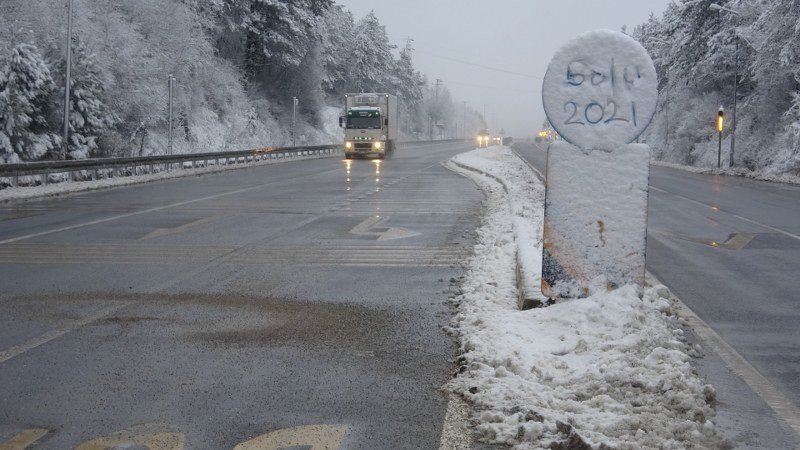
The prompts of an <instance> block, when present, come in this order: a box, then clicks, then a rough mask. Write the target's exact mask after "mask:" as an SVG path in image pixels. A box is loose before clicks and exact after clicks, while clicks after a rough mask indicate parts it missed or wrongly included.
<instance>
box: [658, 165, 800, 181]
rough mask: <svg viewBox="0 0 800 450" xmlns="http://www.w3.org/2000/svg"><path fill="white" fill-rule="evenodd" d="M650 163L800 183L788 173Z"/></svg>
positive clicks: (718, 173) (797, 178)
mask: <svg viewBox="0 0 800 450" xmlns="http://www.w3.org/2000/svg"><path fill="white" fill-rule="evenodd" d="M650 164H651V165H654V166H659V167H669V168H671V169H678V170H683V171H686V172H692V173H703V174H708V175H729V176H736V177H745V178H752V179H754V180H759V181H771V182H773V183H786V184H797V185H800V177H796V176H794V175H789V174H776V173H770V172H766V171H752V170H747V169H745V168H743V167H734V168H727V169H714V168H709V167H695V166H685V165H683V164H675V163H670V162H666V161H651V162H650Z"/></svg>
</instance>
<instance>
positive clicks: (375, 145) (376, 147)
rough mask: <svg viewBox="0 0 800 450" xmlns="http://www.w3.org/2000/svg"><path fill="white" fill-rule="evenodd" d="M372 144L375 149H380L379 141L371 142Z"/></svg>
mask: <svg viewBox="0 0 800 450" xmlns="http://www.w3.org/2000/svg"><path fill="white" fill-rule="evenodd" d="M372 146H373V147H375V150H380V149H381V143H380V142H376V143H374V144H372Z"/></svg>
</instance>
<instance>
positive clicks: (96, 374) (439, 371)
mask: <svg viewBox="0 0 800 450" xmlns="http://www.w3.org/2000/svg"><path fill="white" fill-rule="evenodd" d="M467 149H468V148H467V147H466V146H465V145H464V144H442V145H436V146H426V147H410V148H401V149H399V150H398V151H397V152H396V155H395V156H394V157H393V158H392V159H389V160H387V161H385V162H383V163H377V162H373V161H366V160H356V161H352V162H345V161H342V160H338V159H320V160H313V161H299V162H289V163H283V164H277V165H271V166H264V167H258V168H249V169H242V170H236V171H230V172H224V173H220V174H214V175H206V176H202V177H194V178H183V179H175V180H171V181H165V182H158V183H151V184H145V185H139V186H132V187H125V188H118V189H111V190H105V191H98V192H91V193H80V194H73V195H68V196H64V197H60V198H52V199H42V200H36V201H24V202H12V203H6V204H0V273H2V274H3V275H2V281H1V284H2V286H1V287H2V289H0V444H2V443H3V442H6V441H7V440H9V439H12V438H14V437H16V438H17V439H18V440H22V441H24V440H25V439H28V440H30V441H31V442H34V441H35V442H38V443H39V446H38V447H37V448H46V449H65V448H75V447H76V446H78V445H79V444H85V445H90V444H91V445H94V444H97V445H100V444H103V445H106V444H108V443H110V442H112V443H113V442H122V441H124V440H125V439H130V437H131V436H138V438H137V439H138V441H139V442H146V440H147V439H150V441H149V442H151V443H152V442H157V444H152V445H151V448H159V449H161V448H165V449H168V448H177V445H178V443H185V445H186V448H192V449H195V448H197V449H206V448H207V449H224V448H234V446H235V445H237V444H239V443H243V442H245V441H247V440H250V439H256V438H258V437H259V436H262V438H261V439H262V442H261V444H263V445H262V447H242V448H271V447H269V446H268V445H267V444H265V442H268V441H269V442H272V444H271V445H277V444H275V443H276V442H277V443H281V442H283V443H284V444H285V445H287V446H289V447H292V448H294V446H302V445H304V444H308V442H310V441H312V440H314V439H318V442H323V443H328V444H331V445H334V448H335V447H336V443H337V442H341V444H342V448H363V449H374V448H437V447H438V445H439V437H440V434H441V430H442V423H443V421H444V417H445V409H446V403H447V396H446V394H445V393H444V392H442V391H441V386H442V385H443V384H444V383H445V382H446V381H447V380H448V379H449V377H450V376H451V375H452V371H453V370H454V366H453V365H452V364H451V363H450V362H449V361H451V360H452V359H453V358H454V356H455V354H456V344H455V342H454V341H453V340H452V338H450V337H448V336H447V335H445V334H444V332H443V331H442V329H441V327H442V326H443V325H446V324H447V323H448V322H449V320H450V318H451V314H452V311H451V310H450V307H449V306H448V304H447V299H448V289H449V285H450V283H449V282H450V279H451V278H458V277H459V276H461V275H462V271H463V269H462V267H461V263H462V262H463V261H464V260H465V259H466V258H467V257H468V255H469V254H470V252H471V249H472V246H473V244H474V237H473V233H474V230H475V229H476V228H477V226H478V224H479V218H480V212H481V200H482V198H483V197H482V194H481V192H480V191H479V190H478V189H477V187H475V186H474V185H473V184H472V183H471V182H470V181H468V180H466V179H464V178H462V177H460V176H458V175H456V174H453V173H451V172H449V171H448V170H446V169H445V168H443V167H442V166H441V165H440V164H439V163H440V161H442V160H445V159H447V158H449V157H450V156H452V155H454V154H457V153H460V152H462V151H465V150H467ZM303 426H310V427H311V428H300V429H298V428H296V427H303ZM285 429H291V430H290V431H286V432H284V431H278V430H285ZM269 433H273V434H269ZM265 434H269V435H268V436H264V435H265ZM287 436H288V437H287ZM282 439H283V440H282ZM298 439H299V440H298ZM93 440H94V441H93ZM115 440H116V441H115ZM261 444H259V445H261ZM289 444H291V445H289ZM109 445H110V444H109ZM86 448H95V447H86ZM100 448H104V447H102V446H101V447H100Z"/></svg>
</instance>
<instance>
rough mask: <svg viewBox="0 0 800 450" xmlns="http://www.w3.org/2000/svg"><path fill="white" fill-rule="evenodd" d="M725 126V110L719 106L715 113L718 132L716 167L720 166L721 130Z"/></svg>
mask: <svg viewBox="0 0 800 450" xmlns="http://www.w3.org/2000/svg"><path fill="white" fill-rule="evenodd" d="M724 127H725V110H724V109H723V108H722V106H720V107H719V112H718V113H717V132H718V133H719V147H718V149H717V169H720V168H722V130H723V129H724Z"/></svg>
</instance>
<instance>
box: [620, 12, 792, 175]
mask: <svg viewBox="0 0 800 450" xmlns="http://www.w3.org/2000/svg"><path fill="white" fill-rule="evenodd" d="M712 3H717V4H719V5H721V6H722V7H724V8H726V9H728V10H730V11H725V10H721V11H720V10H715V9H711V4H712ZM632 34H633V37H634V38H636V39H637V40H639V41H640V42H641V43H642V44H643V45H644V46H645V48H647V50H648V51H649V52H650V54H651V56H652V57H653V60H654V62H655V65H656V69H657V70H658V73H659V77H660V86H659V108H658V111H657V112H656V116H655V118H654V120H653V123H652V124H651V125H650V127H649V129H648V130H647V131H646V133H645V137H646V140H647V142H648V143H649V144H650V146H651V147H652V148H653V150H654V155H655V156H656V158H658V159H662V160H666V161H670V162H675V163H680V164H689V165H697V166H707V167H716V164H717V133H716V131H715V127H714V122H715V120H716V117H717V111H718V109H719V107H720V106H722V107H723V108H724V109H725V111H726V114H727V115H726V130H725V132H724V135H723V137H724V141H723V151H722V155H723V161H722V164H723V167H726V166H728V163H729V161H728V155H729V148H730V144H731V138H732V135H731V129H732V112H733V103H734V86H736V99H737V105H736V111H737V118H736V120H737V125H736V133H735V154H734V161H733V162H734V165H735V166H737V167H744V168H747V169H750V170H756V171H764V172H771V173H777V174H793V175H800V2H798V1H797V0H769V1H763V0H680V1H676V2H673V3H671V4H670V5H669V6H668V8H667V9H666V11H665V12H664V14H663V15H662V16H660V17H656V16H651V17H650V19H649V20H648V21H647V22H646V23H644V24H642V25H640V26H638V27H637V28H636V29H635V30H634V31H633V33H632ZM737 43H738V52H737ZM737 54H738V64H737ZM737 66H738V71H737Z"/></svg>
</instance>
